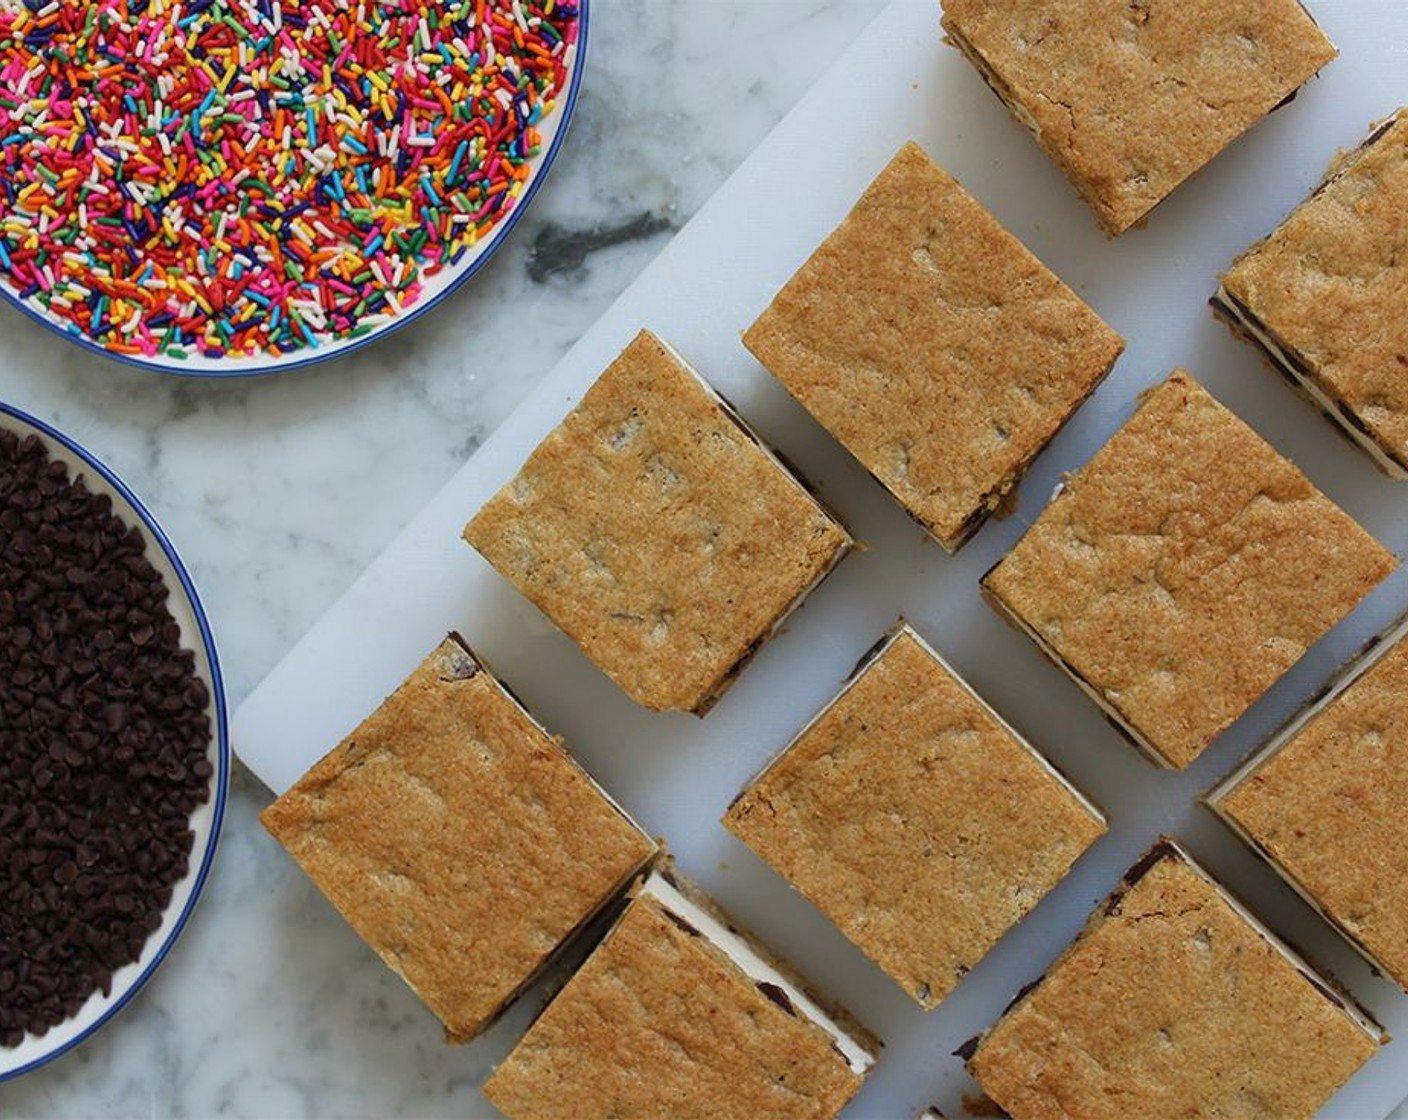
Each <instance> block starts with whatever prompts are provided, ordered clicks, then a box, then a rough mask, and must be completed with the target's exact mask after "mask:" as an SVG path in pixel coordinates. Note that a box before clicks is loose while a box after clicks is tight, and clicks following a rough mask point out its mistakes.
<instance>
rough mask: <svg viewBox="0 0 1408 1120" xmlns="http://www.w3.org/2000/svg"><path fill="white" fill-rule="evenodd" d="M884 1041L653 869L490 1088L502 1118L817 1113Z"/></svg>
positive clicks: (854, 1081) (784, 1119) (851, 1085)
mask: <svg viewBox="0 0 1408 1120" xmlns="http://www.w3.org/2000/svg"><path fill="white" fill-rule="evenodd" d="M879 1046H880V1044H879V1042H878V1041H877V1040H876V1039H875V1038H874V1037H872V1036H871V1035H870V1034H869V1033H868V1032H867V1031H866V1030H865V1029H864V1028H863V1027H860V1026H859V1025H858V1024H856V1023H854V1022H853V1021H851V1020H850V1019H849V1017H848V1016H846V1015H845V1013H844V1012H839V1011H833V1010H829V1009H827V1008H825V1007H824V1006H823V1005H822V1004H821V1003H820V1002H818V1001H817V999H816V998H814V997H813V996H811V995H810V994H808V993H807V992H806V990H805V986H804V983H803V982H802V981H801V980H800V978H799V977H797V976H796V975H795V974H794V973H792V972H791V970H790V969H789V968H788V967H787V966H785V965H783V964H781V963H779V962H778V961H777V960H776V959H775V958H773V957H772V956H771V955H770V954H769V953H768V952H767V950H766V949H764V948H763V947H762V946H761V945H759V944H758V943H757V942H756V941H754V940H753V939H752V938H751V937H749V936H748V935H747V934H745V933H743V932H742V931H740V930H739V929H738V928H737V927H735V926H734V925H733V924H732V922H731V921H730V919H729V918H728V916H727V915H726V914H724V913H723V912H722V911H721V910H719V909H718V908H717V906H715V905H714V904H713V903H712V901H711V900H710V899H708V898H707V897H705V896H704V895H702V894H701V893H699V892H698V891H697V890H696V889H695V888H693V887H692V886H691V885H690V884H688V883H686V882H684V881H683V880H681V879H679V878H677V877H676V876H674V875H673V874H672V873H671V872H670V871H669V870H663V871H662V870H659V869H657V870H656V871H655V872H654V873H653V874H652V875H651V876H650V878H649V879H647V880H646V882H645V884H644V885H643V887H642V888H641V890H640V893H639V895H638V896H637V897H636V898H635V900H634V901H632V902H631V904H630V905H629V906H628V907H627V908H626V911H625V913H624V914H623V915H622V916H621V918H620V920H619V921H618V922H617V924H616V926H615V927H614V928H613V929H612V930H611V932H610V933H608V934H607V936H606V938H605V939H604V940H603V941H602V943H601V944H600V945H599V946H598V947H597V949H596V951H595V952H594V953H592V955H591V956H590V957H589V958H588V959H587V961H586V963H585V964H583V965H582V967H581V969H580V970H579V971H578V973H577V974H576V975H575V976H574V977H573V978H572V979H571V980H570V981H568V983H567V985H566V987H564V988H563V989H562V991H561V992H560V993H559V994H558V995H557V997H556V998H555V999H554V1000H553V1001H552V1003H550V1004H549V1005H548V1007H547V1009H546V1010H545V1011H544V1012H543V1014H542V1015H541V1016H540V1017H539V1019H538V1020H537V1022H535V1023H534V1024H533V1025H532V1027H530V1028H529V1030H528V1033H527V1034H526V1035H524V1037H523V1039H522V1040H521V1041H520V1042H519V1044H518V1045H517V1046H516V1047H515V1048H514V1049H513V1051H512V1052H511V1053H510V1054H509V1055H508V1057H507V1058H506V1059H505V1060H504V1062H503V1064H502V1065H501V1066H499V1068H498V1069H497V1070H496V1071H495V1072H494V1074H493V1076H492V1077H490V1078H489V1080H488V1082H486V1084H485V1085H484V1095H485V1096H487V1097H488V1098H489V1100H491V1101H492V1102H493V1103H494V1104H495V1105H497V1106H498V1107H499V1108H500V1109H501V1110H502V1111H503V1112H504V1114H505V1115H507V1116H508V1117H509V1118H510V1120H580V1118H582V1117H607V1116H613V1117H642V1118H645V1117H672V1118H678V1120H694V1118H698V1120H705V1118H708V1120H714V1118H719V1120H733V1118H736V1120H754V1118H756V1117H764V1116H766V1117H770V1118H771V1117H776V1118H777V1120H788V1118H798V1120H800V1118H802V1117H807V1118H813V1120H825V1118H826V1117H831V1116H835V1115H836V1113H838V1112H839V1111H840V1110H841V1109H842V1107H844V1106H845V1104H846V1102H847V1101H848V1100H850V1098H851V1097H852V1096H853V1095H854V1094H855V1093H856V1091H857V1090H858V1089H859V1088H860V1086H861V1082H862V1080H863V1079H864V1077H865V1075H866V1073H867V1072H868V1071H869V1069H870V1067H871V1066H872V1065H874V1063H875V1059H876V1054H877V1052H878V1050H879Z"/></svg>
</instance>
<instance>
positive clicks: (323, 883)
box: [261, 636, 655, 1039]
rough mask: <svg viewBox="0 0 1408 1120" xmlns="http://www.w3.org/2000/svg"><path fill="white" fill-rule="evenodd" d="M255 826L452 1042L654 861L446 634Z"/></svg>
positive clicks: (650, 848) (607, 803) (487, 1018)
mask: <svg viewBox="0 0 1408 1120" xmlns="http://www.w3.org/2000/svg"><path fill="white" fill-rule="evenodd" d="M261 819H262V821H263V823H264V826H265V827H266V828H267V829H268V830H269V832H270V833H271V834H272V835H273V836H274V837H275V839H277V840H278V841H279V843H281V844H282V845H283V846H284V847H285V848H286V849H287V850H288V852H289V854H290V855H292V856H293V858H294V859H295V860H297V861H298V863H299V865H300V866H301V867H302V868H303V870H304V871H305V872H307V874H308V876H309V877H310V878H311V879H312V880H313V882H314V883H315V884H316V885H317V887H318V889H319V890H321V891H322V892H323V894H324V895H326V896H327V898H328V901H330V902H331V903H332V904H333V905H334V906H335V907H336V908H337V909H338V911H339V912H340V913H341V914H342V916H343V917H344V918H346V919H347V921H348V922H349V923H350V924H351V925H352V928H353V929H355V930H356V931H357V933H358V935H359V936H360V937H361V938H362V940H363V941H365V942H366V943H367V944H368V945H370V946H371V948H372V949H374V950H375V951H376V953H377V954H378V955H379V956H380V957H381V958H382V960H383V961H385V962H386V965H387V967H388V968H390V969H391V970H392V971H393V972H395V973H396V974H397V975H398V976H400V977H402V979H404V980H405V981H406V983H407V984H409V985H410V986H411V988H412V989H413V990H414V991H415V992H416V994H417V995H419V996H420V998H421V999H422V1000H423V1001H424V1002H425V1003H426V1005H427V1006H428V1007H429V1008H430V1009H431V1010H432V1011H433V1012H435V1014H436V1015H437V1016H439V1018H440V1019H441V1021H442V1022H443V1023H444V1024H445V1029H446V1031H447V1032H448V1033H449V1034H450V1035H452V1036H455V1037H457V1038H460V1039H466V1038H470V1037H472V1036H474V1035H475V1034H477V1033H478V1032H479V1031H480V1030H482V1029H483V1028H484V1027H485V1026H486V1025H487V1024H488V1023H489V1022H491V1021H492V1020H493V1019H494V1017H495V1016H496V1015H497V1014H498V1012H499V1011H500V1010H501V1009H502V1008H503V1007H504V1005H505V1004H506V1003H507V1002H508V1001H510V1000H511V999H512V998H513V997H514V996H515V995H516V994H517V993H518V991H519V990H520V989H521V988H522V986H523V985H524V984H525V983H526V982H527V981H528V980H529V979H531V978H532V976H533V975H534V974H535V973H536V972H537V971H538V969H539V968H540V967H541V966H542V965H543V964H544V963H545V962H546V961H547V960H548V959H549V958H550V957H551V955H552V954H553V953H554V952H555V951H556V949H557V947H558V946H559V945H560V944H561V943H562V942H563V940H564V939H565V938H567V937H568V936H569V935H570V934H571V933H572V932H573V931H574V930H576V929H577V928H578V927H579V926H580V925H581V924H582V923H583V922H585V921H586V920H587V919H588V918H590V917H591V916H592V915H593V914H594V913H596V912H597V910H598V909H600V907H601V906H602V905H603V904H605V903H606V902H607V900H608V899H610V898H611V897H612V896H613V895H615V894H616V893H617V892H618V891H619V890H620V889H621V888H622V887H623V886H624V885H625V882H626V880H627V879H629V878H630V877H631V876H632V875H633V874H634V873H635V872H636V871H637V870H639V869H640V868H641V867H642V866H643V865H644V864H645V863H646V862H647V861H648V860H649V859H650V858H651V857H652V856H653V855H654V853H655V844H654V843H653V842H652V841H651V840H650V838H649V837H648V836H646V835H645V834H644V833H643V832H642V831H641V830H640V829H639V828H637V827H636V825H635V824H634V823H633V822H632V821H631V820H630V819H629V818H628V817H627V816H626V815H625V814H624V813H622V812H621V810H620V809H618V808H617V807H616V806H615V804H614V803H613V802H612V801H611V800H610V799H609V798H608V797H607V796H606V794H605V793H603V792H602V790H601V789H600V787H598V786H597V785H596V783H595V782H593V781H592V779H591V778H590V777H589V776H588V775H587V774H586V772H585V771H584V770H582V769H581V767H579V766H578V765H577V763H576V762H575V761H573V759H572V758H571V757H570V756H569V755H568V754H567V752H566V751H565V750H564V749H563V747H562V745H561V744H560V743H559V742H557V741H556V740H554V739H553V738H551V737H550V736H549V735H548V734H547V733H546V732H545V731H544V730H543V729H542V728H541V727H539V726H538V725H537V724H536V723H535V722H534V721H533V719H532V718H531V717H530V716H529V715H528V714H527V712H525V711H524V710H523V709H522V708H521V707H520V706H519V705H518V703H517V702H516V701H515V700H514V699H513V697H512V696H510V695H509V693H508V692H507V690H506V689H505V688H504V687H503V686H502V685H501V684H500V683H499V682H498V681H497V680H495V679H494V677H493V676H492V675H491V674H490V673H488V672H487V671H486V670H485V669H484V668H483V666H481V665H480V664H479V662H478V661H477V660H476V659H475V657H474V655H473V654H472V653H471V652H470V651H469V649H468V648H467V647H465V646H464V645H463V644H462V643H461V642H460V641H459V640H458V639H457V638H455V637H453V636H452V637H450V638H447V639H446V640H445V641H444V642H442V643H441V644H440V646H439V647H438V648H437V649H435V650H434V651H433V652H432V653H431V655H430V656H429V657H427V658H426V659H425V661H423V662H422V663H421V664H420V665H419V666H418V667H417V668H416V670H415V671H414V672H413V673H412V674H411V675H410V676H409V677H408V678H406V680H405V682H404V683H403V684H402V685H401V686H400V687H399V688H398V689H397V690H396V691H395V692H394V693H392V695H391V696H389V697H388V698H387V699H386V700H385V701H384V702H383V703H382V704H381V705H380V706H379V707H378V708H377V710H376V711H375V712H373V713H372V714H371V715H369V716H368V717H367V718H366V719H365V720H364V721H363V722H362V723H361V724H360V725H359V726H358V727H357V729H356V730H355V731H353V732H352V734H350V735H349V736H348V737H347V738H346V739H344V740H343V741H342V742H341V743H339V744H338V745H337V746H336V747H334V748H333V749H332V750H331V751H329V752H328V754H327V755H326V756H325V757H324V758H323V759H321V760H320V761H319V762H318V763H317V764H316V765H314V767H313V768H312V769H311V770H309V771H308V773H307V774H305V775H304V776H303V777H302V778H301V779H300V780H299V781H298V783H297V784H295V785H294V786H293V787H292V788H291V789H289V790H288V791H287V792H286V793H284V794H283V796H281V797H280V798H279V799H278V800H277V801H275V802H274V803H273V804H272V805H270V806H269V807H268V808H267V809H265V811H264V814H263V816H262V818H261Z"/></svg>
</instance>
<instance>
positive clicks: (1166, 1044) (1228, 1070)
mask: <svg viewBox="0 0 1408 1120" xmlns="http://www.w3.org/2000/svg"><path fill="white" fill-rule="evenodd" d="M1383 1041H1384V1035H1383V1032H1382V1031H1381V1030H1380V1029H1379V1027H1378V1026H1377V1025H1376V1024H1375V1023H1374V1022H1373V1021H1372V1020H1370V1019H1369V1017H1368V1016H1367V1015H1366V1014H1365V1013H1364V1012H1363V1011H1362V1010H1360V1009H1359V1008H1358V1007H1357V1006H1356V1005H1355V1004H1354V1003H1353V1002H1352V1001H1351V1000H1350V999H1349V997H1348V996H1344V995H1341V994H1340V993H1339V992H1337V991H1336V990H1335V989H1334V987H1333V986H1332V985H1331V984H1330V982H1329V981H1327V980H1326V979H1324V978H1323V977H1320V976H1318V975H1317V974H1316V973H1315V971H1314V970H1313V969H1312V968H1311V967H1310V966H1309V965H1308V964H1307V963H1306V962H1305V961H1304V960H1302V959H1301V958H1300V957H1299V956H1297V955H1296V954H1295V952H1294V951H1292V950H1291V949H1290V948H1288V947H1287V946H1286V945H1285V944H1283V943H1282V942H1281V941H1279V940H1278V939H1277V938H1276V936H1275V935H1274V934H1273V933H1271V931H1270V930H1268V929H1267V928H1266V927H1265V926H1263V925H1261V923H1260V922H1258V921H1257V920H1256V919H1255V918H1254V917H1253V916H1252V915H1251V914H1250V913H1249V912H1248V911H1247V910H1246V909H1245V908H1244V907H1243V906H1242V905H1241V904H1240V903H1239V902H1237V900H1236V899H1234V898H1233V897H1232V895H1231V894H1229V893H1228V892H1227V891H1226V890H1225V889H1224V888H1222V887H1221V886H1220V885H1218V884H1217V883H1216V882H1214V881H1213V880H1212V879H1211V878H1210V877H1209V876H1208V875H1207V873H1206V872H1204V871H1203V870H1202V869H1201V868H1200V867H1198V866H1197V865H1196V864H1195V863H1194V862H1193V861H1192V860H1191V859H1190V858H1189V857H1188V856H1187V855H1186V854H1185V853H1184V852H1182V851H1181V850H1180V849H1178V848H1177V846H1176V845H1174V844H1173V843H1172V842H1170V841H1164V842H1162V843H1161V844H1160V845H1158V846H1157V847H1156V848H1155V849H1154V850H1153V851H1151V852H1150V853H1149V854H1148V855H1146V856H1145V857H1144V859H1143V860H1141V861H1140V863H1139V864H1137V865H1136V866H1135V868H1134V869H1133V870H1132V871H1131V872H1130V874H1129V876H1128V877H1127V879H1126V880H1125V882H1124V884H1123V885H1122V886H1121V887H1120V888H1119V890H1117V891H1116V892H1115V893H1114V895H1113V896H1111V898H1110V899H1109V900H1108V901H1107V902H1106V903H1105V905H1104V906H1103V907H1102V908H1101V909H1100V910H1098V911H1097V912H1096V913H1095V915H1094V916H1093V917H1092V918H1091V920H1090V922H1089V924H1088V925H1087V926H1086V928H1085V931H1084V932H1083V933H1082V934H1081V936H1080V937H1079V938H1078V939H1077V940H1076V942H1075V944H1074V945H1072V946H1071V947H1070V948H1069V949H1067V950H1066V952H1065V954H1064V955H1063V956H1062V957H1061V958H1060V959H1059V960H1057V962H1056V963H1055V964H1054V965H1053V966H1052V967H1051V968H1050V969H1049V970H1048V971H1047V973H1046V975H1045V976H1044V977H1043V978H1042V979H1041V980H1040V981H1038V982H1037V983H1036V984H1035V985H1034V986H1033V987H1031V988H1030V989H1028V990H1027V991H1026V992H1025V993H1024V994H1023V995H1021V996H1020V997H1018V999H1017V1001H1016V1003H1015V1004H1013V1006H1012V1007H1011V1008H1010V1009H1009V1010H1008V1011H1007V1012H1006V1014H1004V1015H1003V1017H1002V1019H1001V1020H1000V1021H999V1022H998V1024H997V1025H996V1026H995V1027H994V1028H993V1029H992V1030H991V1031H990V1032H989V1033H988V1034H987V1035H986V1037H984V1038H983V1039H982V1040H981V1042H980V1043H979V1044H978V1046H977V1050H976V1053H975V1054H974V1055H973V1057H972V1058H971V1060H970V1061H969V1068H970V1069H971V1070H972V1072H973V1075H974V1076H975V1077H976V1078H977V1079H978V1081H979V1083H980V1084H981V1085H982V1087H983V1090H984V1091H985V1092H986V1093H987V1094H988V1095H989V1096H990V1097H991V1098H992V1099H993V1100H994V1101H996V1102H997V1103H998V1104H999V1105H1001V1106H1002V1108H1004V1109H1005V1110H1006V1111H1007V1112H1008V1113H1009V1114H1010V1115H1011V1116H1012V1117H1014V1120H1024V1118H1026V1117H1045V1116H1078V1117H1081V1118H1082V1120H1103V1118H1107V1117H1108V1118H1110V1120H1115V1118H1118V1120H1127V1118H1129V1117H1135V1116H1139V1117H1145V1116H1170V1117H1171V1116H1228V1117H1231V1116H1244V1117H1251V1116H1258V1117H1278V1118H1290V1117H1305V1118H1307V1120H1308V1118H1309V1117H1311V1116H1313V1115H1314V1114H1315V1113H1316V1112H1318V1111H1319V1109H1320V1107H1321V1106H1322V1105H1323V1104H1324V1103H1325V1101H1326V1100H1328V1099H1329V1098H1330V1097H1331V1096H1332V1095H1333V1094H1334V1093H1335V1091H1336V1090H1337V1089H1339V1087H1340V1086H1341V1085H1343V1084H1344V1083H1345V1082H1346V1081H1348V1080H1349V1078H1350V1077H1351V1076H1352V1075H1353V1074H1354V1073H1355V1072H1356V1071H1357V1070H1358V1069H1359V1068H1360V1067H1361V1066H1362V1065H1363V1064H1364V1063H1365V1062H1367V1061H1368V1060H1369V1059H1370V1058H1372V1057H1373V1056H1374V1054H1375V1053H1376V1052H1377V1051H1378V1049H1379V1047H1380V1046H1381V1045H1382V1043H1383Z"/></svg>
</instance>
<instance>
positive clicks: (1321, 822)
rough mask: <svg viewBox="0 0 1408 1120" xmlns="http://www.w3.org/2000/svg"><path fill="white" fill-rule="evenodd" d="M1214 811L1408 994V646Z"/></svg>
mask: <svg viewBox="0 0 1408 1120" xmlns="http://www.w3.org/2000/svg"><path fill="white" fill-rule="evenodd" d="M1217 805H1218V811H1219V812H1220V813H1223V814H1225V815H1226V816H1227V817H1228V818H1229V819H1230V820H1231V821H1232V822H1233V823H1234V824H1235V825H1236V826H1237V828H1238V829H1239V830H1241V831H1242V832H1243V833H1244V834H1245V835H1246V836H1247V837H1248V838H1249V839H1250V840H1251V841H1252V842H1253V843H1254V844H1255V845H1256V846H1257V847H1258V848H1259V849H1260V850H1261V851H1263V852H1264V853H1265V854H1266V855H1267V856H1269V857H1270V858H1271V859H1272V860H1273V861H1274V862H1275V863H1276V864H1277V865H1278V866H1279V868H1281V869H1283V870H1284V872H1285V874H1286V875H1287V877H1288V878H1290V879H1291V880H1292V881H1293V882H1295V883H1296V884H1297V885H1298V886H1299V887H1300V888H1301V889H1302V890H1304V891H1305V892H1306V894H1307V895H1309V896H1310V898H1311V899H1312V900H1313V901H1314V903H1315V904H1316V905H1317V906H1318V907H1320V908H1321V909H1322V910H1323V911H1324V912H1325V913H1326V915H1327V916H1328V917H1329V918H1330V919H1331V920H1332V921H1333V922H1334V923H1335V924H1336V925H1338V926H1339V927H1340V928H1341V929H1343V930H1344V931H1345V932H1346V933H1348V934H1349V936H1350V937H1352V938H1354V939H1355V940H1356V941H1358V942H1359V943H1360V944H1361V945H1362V946H1363V947H1364V949H1365V950H1366V951H1367V952H1368V953H1369V954H1370V956H1372V957H1373V958H1374V959H1375V960H1376V961H1377V962H1379V964H1380V965H1381V966H1382V967H1383V968H1384V969H1385V970H1386V971H1387V972H1388V973H1389V974H1390V975H1392V976H1393V978H1394V979H1395V980H1397V981H1398V983H1399V984H1401V985H1403V986H1404V987H1405V988H1408V855H1405V853H1408V817H1405V814H1404V812H1403V806H1404V805H1408V640H1405V639H1403V638H1399V640H1398V641H1397V642H1396V643H1395V644H1394V645H1393V646H1392V647H1391V648H1390V649H1389V650H1388V652H1386V653H1384V654H1383V656H1382V657H1380V658H1379V659H1378V660H1377V661H1376V662H1375V663H1374V664H1373V666H1372V667H1371V668H1369V669H1368V670H1367V671H1365V672H1364V673H1363V675H1361V676H1359V677H1358V678H1357V679H1356V680H1355V681H1354V683H1353V684H1351V685H1350V686H1349V687H1348V688H1347V689H1345V691H1343V692H1342V693H1340V694H1338V695H1337V696H1336V697H1335V698H1334V699H1333V700H1332V701H1331V702H1330V703H1328V704H1326V705H1325V706H1323V707H1322V708H1320V709H1319V710H1318V711H1317V712H1316V713H1315V714H1314V715H1312V716H1311V718H1310V719H1309V720H1308V722H1306V723H1305V724H1303V725H1302V726H1300V727H1299V729H1298V730H1296V731H1295V732H1294V734H1292V735H1291V736H1290V737H1289V739H1287V740H1286V741H1285V742H1284V744H1283V745H1281V746H1280V747H1279V749H1276V750H1275V751H1274V753H1272V754H1270V756H1269V757H1267V758H1266V759H1265V760H1264V761H1263V762H1261V763H1260V764H1259V765H1257V766H1256V767H1255V769H1253V770H1252V771H1251V773H1250V774H1248V775H1247V776H1246V777H1245V778H1244V779H1243V780H1242V781H1240V782H1239V783H1238V784H1237V785H1236V786H1235V787H1234V788H1233V789H1232V790H1231V791H1229V792H1228V793H1227V794H1226V795H1225V796H1223V797H1221V798H1219V799H1218V802H1217Z"/></svg>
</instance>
